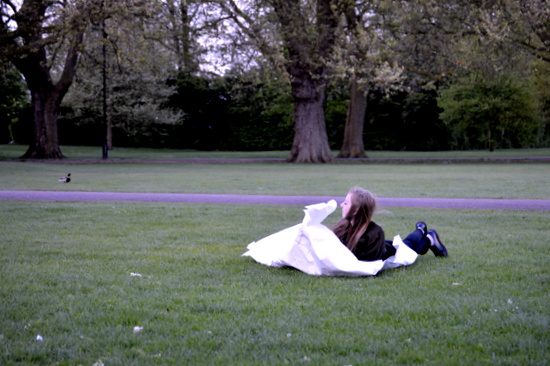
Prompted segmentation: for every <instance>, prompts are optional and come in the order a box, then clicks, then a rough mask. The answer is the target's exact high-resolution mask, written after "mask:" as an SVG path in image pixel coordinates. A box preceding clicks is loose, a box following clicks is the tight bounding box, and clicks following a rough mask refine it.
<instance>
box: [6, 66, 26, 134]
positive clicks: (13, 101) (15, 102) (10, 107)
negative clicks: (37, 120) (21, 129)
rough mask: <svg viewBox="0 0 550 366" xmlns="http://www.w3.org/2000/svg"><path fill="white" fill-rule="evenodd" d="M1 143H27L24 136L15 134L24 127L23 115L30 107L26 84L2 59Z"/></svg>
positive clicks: (13, 68)
mask: <svg viewBox="0 0 550 366" xmlns="http://www.w3.org/2000/svg"><path fill="white" fill-rule="evenodd" d="M0 90H1V91H2V92H1V93H0V143H8V142H10V141H17V142H25V140H24V139H23V136H22V134H21V136H18V135H16V134H15V131H14V130H18V127H14V126H15V125H16V124H19V126H23V125H24V123H25V122H24V121H22V120H21V119H22V116H23V113H24V112H25V111H26V110H27V109H28V107H29V97H28V94H27V92H26V88H25V83H24V81H23V78H22V76H21V74H20V73H19V72H18V71H17V69H16V68H15V67H14V66H12V65H11V64H9V63H8V62H5V61H3V60H1V59H0Z"/></svg>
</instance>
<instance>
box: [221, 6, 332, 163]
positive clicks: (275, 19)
mask: <svg viewBox="0 0 550 366" xmlns="http://www.w3.org/2000/svg"><path fill="white" fill-rule="evenodd" d="M213 2H215V3H217V4H218V5H219V6H220V7H221V9H222V10H223V11H224V13H225V14H227V17H229V18H230V19H231V20H232V21H233V22H234V24H235V26H236V27H237V28H238V29H239V30H240V31H241V32H242V33H243V34H241V33H238V34H237V35H239V36H243V35H244V36H246V38H247V39H249V40H251V42H252V43H253V44H254V45H255V47H256V49H257V50H259V51H260V52H261V53H262V55H263V56H264V57H266V58H268V59H270V60H271V61H272V62H273V65H274V66H275V67H279V66H281V64H282V65H283V67H284V69H285V70H286V72H287V75H288V77H289V79H290V86H291V94H292V97H293V100H294V113H293V121H294V139H293V143H292V147H291V151H290V155H289V157H288V161H290V162H297V163H322V162H331V161H333V160H334V157H333V155H332V152H331V150H330V147H329V144H328V138H327V131H326V124H325V117H324V110H323V103H324V101H325V96H326V86H327V77H328V71H329V66H328V61H329V59H330V57H331V55H332V53H333V51H334V45H335V37H336V31H337V29H338V21H339V11H338V7H337V1H336V0H314V1H306V0H269V1H265V2H258V3H259V6H260V7H259V8H258V7H255V6H253V5H257V4H252V3H253V2H243V3H245V4H244V5H243V6H239V4H237V2H236V1H234V0H228V1H225V0H224V1H221V0H218V1H214V0H213ZM262 4H263V6H262ZM266 29H269V30H275V31H276V32H273V33H269V32H267V31H266ZM241 40H242V38H241Z"/></svg>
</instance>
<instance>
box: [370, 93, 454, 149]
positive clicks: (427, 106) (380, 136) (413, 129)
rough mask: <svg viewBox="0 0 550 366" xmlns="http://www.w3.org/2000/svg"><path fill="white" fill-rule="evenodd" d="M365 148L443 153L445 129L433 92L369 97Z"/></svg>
mask: <svg viewBox="0 0 550 366" xmlns="http://www.w3.org/2000/svg"><path fill="white" fill-rule="evenodd" d="M366 119H367V120H366V126H365V147H366V148H367V149H370V150H413V151H430V150H432V151H433V150H446V149H448V148H449V145H448V142H447V141H448V130H447V128H446V127H445V126H444V125H443V123H442V122H441V120H440V119H439V108H438V107H437V101H436V97H435V93H434V92H432V91H416V92H415V91H409V92H405V91H403V92H393V93H390V94H387V93H385V92H380V91H373V92H372V93H370V94H369V100H368V107H367V116H366Z"/></svg>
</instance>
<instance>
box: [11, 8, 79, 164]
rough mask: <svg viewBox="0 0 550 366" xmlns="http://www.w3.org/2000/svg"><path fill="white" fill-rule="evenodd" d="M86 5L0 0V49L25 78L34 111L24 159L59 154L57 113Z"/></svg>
mask: <svg viewBox="0 0 550 366" xmlns="http://www.w3.org/2000/svg"><path fill="white" fill-rule="evenodd" d="M87 5H88V4H87V3H86V2H74V3H73V2H63V3H60V2H52V1H46V0H24V1H23V3H22V4H21V6H19V7H18V6H17V3H15V2H12V1H10V0H2V1H1V12H2V13H1V18H2V22H1V23H0V53H2V54H3V55H5V56H6V57H7V58H8V59H9V60H10V61H11V62H12V63H13V64H14V65H15V66H16V67H17V69H18V70H19V71H20V72H21V73H22V74H23V76H24V77H25V80H26V82H27V86H28V88H29V91H30V95H31V103H32V108H33V111H34V113H33V118H34V129H33V134H32V137H31V143H30V145H29V148H28V150H27V152H26V153H25V154H24V155H23V157H24V158H35V159H60V158H63V157H64V156H63V154H62V152H61V149H60V148H59V141H58V131H57V118H58V113H59V105H60V103H61V101H62V100H63V97H64V96H65V94H66V93H67V91H68V90H69V87H70V85H71V83H72V81H73V78H74V75H75V72H76V66H77V61H78V54H79V50H80V45H81V43H82V40H83V37H84V31H85V26H86V19H87V18H88V16H87V14H88V12H89V9H88V8H87ZM60 58H62V59H63V60H62V61H61V60H60Z"/></svg>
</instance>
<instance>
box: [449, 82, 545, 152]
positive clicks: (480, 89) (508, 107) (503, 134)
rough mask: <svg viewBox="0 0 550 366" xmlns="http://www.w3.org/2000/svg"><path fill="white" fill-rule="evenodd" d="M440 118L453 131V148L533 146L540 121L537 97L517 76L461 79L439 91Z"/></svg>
mask: <svg viewBox="0 0 550 366" xmlns="http://www.w3.org/2000/svg"><path fill="white" fill-rule="evenodd" d="M439 104H440V106H441V107H442V108H443V109H444V112H443V113H442V114H441V118H442V120H443V121H444V122H445V123H446V124H448V125H449V126H450V127H451V128H452V129H453V131H454V143H455V148H460V149H471V148H474V149H480V148H481V149H483V148H486V149H489V150H490V151H493V150H494V149H495V148H509V147H513V148H522V147H533V146H537V145H538V143H540V140H541V138H542V134H543V131H544V125H543V123H542V120H541V118H540V116H539V115H538V114H537V111H538V99H537V97H536V95H535V94H534V91H533V87H532V85H530V83H529V82H526V81H525V80H520V78H519V77H511V76H506V77H498V78H494V79H490V78H486V77H483V76H480V77H478V78H477V79H475V78H467V79H462V80H459V81H458V82H456V83H455V84H453V85H452V86H451V87H450V88H448V89H445V90H443V91H442V92H441V96H440V98H439Z"/></svg>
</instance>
